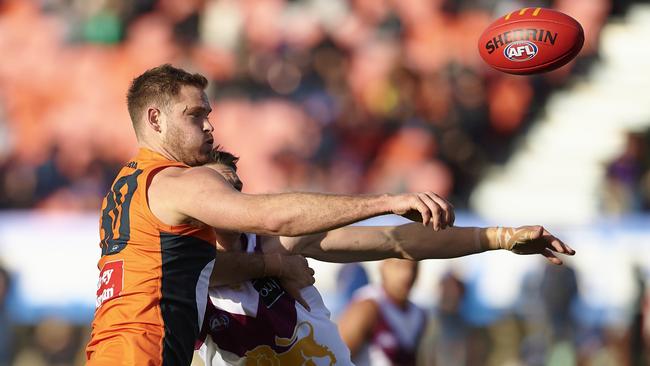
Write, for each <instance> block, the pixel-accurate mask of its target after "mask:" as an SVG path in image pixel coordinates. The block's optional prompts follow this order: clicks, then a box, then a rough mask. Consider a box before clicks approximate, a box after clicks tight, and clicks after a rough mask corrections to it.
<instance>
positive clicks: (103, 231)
mask: <svg viewBox="0 0 650 366" xmlns="http://www.w3.org/2000/svg"><path fill="white" fill-rule="evenodd" d="M172 166H175V167H185V168H187V166H186V165H184V164H182V163H178V162H175V161H170V160H168V159H166V158H165V157H163V156H162V155H160V154H157V153H155V152H153V151H151V150H148V149H144V148H143V149H140V151H139V152H138V154H137V155H136V157H135V158H134V159H133V160H131V161H130V162H129V163H127V164H126V166H125V167H124V168H122V170H121V171H120V172H119V174H118V175H117V178H116V179H115V181H114V183H113V186H112V188H111V189H110V191H109V192H108V194H107V195H106V197H105V198H104V201H103V203H102V211H101V217H100V229H99V232H100V239H101V242H100V246H101V259H100V260H99V263H98V267H99V270H100V274H99V282H98V286H97V303H96V306H97V308H96V310H95V319H94V321H93V324H92V334H91V339H90V342H89V343H88V346H87V348H86V356H87V359H88V363H87V364H88V365H110V366H113V365H189V364H190V363H191V360H192V354H193V349H194V342H195V340H196V339H197V336H198V333H199V326H200V325H201V324H202V323H203V316H204V313H205V307H206V299H207V298H208V297H207V296H208V282H209V279H210V273H211V272H212V267H213V265H214V257H215V254H216V247H215V236H214V231H213V229H212V228H210V227H208V226H196V225H179V226H169V225H165V224H164V223H163V222H161V221H160V220H158V219H157V218H156V217H155V216H154V215H153V213H152V212H151V211H150V210H149V205H148V200H147V189H148V186H149V184H150V183H151V180H152V178H153V176H154V174H156V173H157V172H159V171H160V170H162V169H164V168H167V167H172ZM178 194H182V192H179V193H178Z"/></svg>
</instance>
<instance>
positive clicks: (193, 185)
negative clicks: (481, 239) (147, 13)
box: [86, 65, 454, 366]
mask: <svg viewBox="0 0 650 366" xmlns="http://www.w3.org/2000/svg"><path fill="white" fill-rule="evenodd" d="M206 86H207V80H206V78H205V77H203V76H202V75H200V74H192V73H188V72H186V71H184V70H182V69H178V68H175V67H173V66H171V65H162V66H159V67H156V68H153V69H150V70H147V71H146V72H145V73H143V74H142V75H140V76H138V77H136V78H135V79H134V80H133V82H132V84H131V87H130V88H129V91H128V94H127V107H128V110H129V115H130V117H131V122H132V124H133V128H134V130H135V135H136V138H137V141H138V146H139V151H138V153H137V154H136V155H135V156H134V157H133V158H132V159H130V161H128V162H126V163H125V165H124V167H123V168H122V169H121V170H120V172H119V173H118V175H117V177H116V178H115V181H114V182H113V185H112V187H111V188H110V190H109V192H108V193H107V194H106V196H105V198H104V200H103V202H102V208H101V215H100V240H101V241H100V247H101V257H100V259H99V262H98V268H99V269H100V276H99V278H100V281H99V283H98V289H97V309H96V311H95V317H94V320H93V324H92V333H91V339H90V342H89V343H88V346H87V348H86V355H87V359H88V364H89V365H111V366H112V365H123V364H127V365H132V364H143V365H172V364H173V365H188V364H189V363H190V362H191V358H192V351H193V346H194V341H195V339H196V338H197V335H198V332H199V326H200V324H201V323H202V321H203V314H204V310H205V306H206V303H205V301H206V299H207V291H208V286H209V278H210V276H211V273H212V270H213V269H214V267H215V256H216V255H217V253H216V248H215V233H214V229H213V228H216V229H219V230H226V231H236V232H248V233H257V234H265V235H284V236H297V235H306V234H312V233H317V232H322V231H326V230H331V229H335V228H338V227H342V226H344V225H347V224H350V223H353V222H356V221H359V220H362V219H365V218H369V217H373V216H377V215H382V214H387V213H394V214H399V215H404V216H405V217H408V218H411V219H414V220H417V221H421V222H422V224H423V225H424V226H428V227H429V228H430V230H431V231H438V230H442V229H445V228H447V227H451V226H452V225H453V222H454V213H453V208H452V206H451V205H450V204H449V203H448V202H447V201H446V200H444V199H443V198H441V197H439V196H438V195H436V194H435V193H433V192H420V193H407V194H380V195H331V194H320V193H282V194H258V195H255V194H245V193H241V192H239V191H237V190H236V189H234V188H233V187H232V186H231V185H230V184H228V182H226V181H225V180H224V178H223V177H222V176H221V175H220V174H218V173H217V172H215V171H214V170H212V169H210V168H207V167H203V166H201V165H202V164H204V163H205V162H207V160H208V157H209V154H210V152H211V151H212V148H213V144H214V140H213V137H212V131H213V126H212V124H211V122H210V121H209V119H208V116H209V114H210V112H211V111H212V108H211V107H210V104H209V102H208V98H207V95H206V93H205V91H204V89H205V88H206ZM316 208H317V209H316ZM196 222H200V223H202V225H200V226H197V225H193V224H192V223H196ZM264 258H265V257H264V256H254V257H253V259H250V260H251V264H250V265H247V266H244V267H240V268H239V270H238V271H235V273H233V272H229V273H228V274H227V275H228V276H235V277H236V276H240V277H241V275H240V272H246V273H247V276H253V277H260V276H263V275H264V274H265V273H266V274H268V268H267V266H266V265H265V264H266V262H267V261H265V259H264ZM276 258H278V257H276ZM270 267H273V266H270ZM265 268H266V269H267V271H266V272H265ZM276 269H277V268H276ZM302 271H303V274H308V272H307V270H306V268H302ZM307 277H308V276H307Z"/></svg>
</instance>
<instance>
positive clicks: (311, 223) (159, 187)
mask: <svg viewBox="0 0 650 366" xmlns="http://www.w3.org/2000/svg"><path fill="white" fill-rule="evenodd" d="M148 194H149V202H150V207H151V209H152V211H153V212H154V214H156V216H158V218H160V219H161V220H162V221H163V222H165V223H167V224H170V225H174V224H179V223H184V222H187V220H189V219H190V218H194V219H196V220H200V221H202V222H204V223H206V224H208V225H210V226H213V227H215V228H217V229H223V230H230V231H238V232H251V233H258V234H266V235H284V236H298V235H306V234H311V233H316V232H322V231H327V230H331V229H335V228H338V227H341V226H345V225H348V224H350V223H353V222H356V221H359V220H363V219H366V218H369V217H373V216H377V215H382V214H386V213H395V214H399V215H403V216H405V217H407V218H410V219H414V220H421V221H422V223H423V224H424V225H426V226H429V225H431V226H430V227H433V229H434V230H439V229H444V228H445V227H448V226H451V225H453V222H454V213H453V207H452V206H451V205H450V204H449V203H448V202H447V201H445V200H444V199H442V198H440V197H438V196H437V195H435V194H434V193H432V192H422V193H413V194H401V195H387V194H386V195H366V196H361V195H358V196H343V195H331V194H319V193H282V194H263V195H252V194H244V193H241V192H239V191H237V190H235V189H234V188H233V187H232V186H231V185H230V184H229V183H227V182H226V181H225V180H224V178H223V177H222V176H221V175H220V174H219V173H217V172H215V171H214V170H212V169H210V168H206V167H196V168H191V169H181V168H167V169H165V170H163V171H161V172H160V173H158V174H156V175H155V176H154V178H153V180H152V183H151V185H150V187H149V190H148ZM429 230H431V229H429Z"/></svg>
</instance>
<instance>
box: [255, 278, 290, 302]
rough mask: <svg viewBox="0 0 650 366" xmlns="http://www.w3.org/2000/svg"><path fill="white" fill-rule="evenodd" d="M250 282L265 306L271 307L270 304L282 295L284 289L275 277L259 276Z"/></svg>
mask: <svg viewBox="0 0 650 366" xmlns="http://www.w3.org/2000/svg"><path fill="white" fill-rule="evenodd" d="M252 283H253V287H254V288H255V290H256V291H257V292H258V293H259V294H260V299H262V303H264V305H265V306H266V307H267V308H271V306H273V304H275V302H276V301H278V299H279V298H280V297H282V295H284V289H283V288H282V286H280V284H279V283H278V281H277V280H276V279H275V278H272V277H267V278H260V279H257V280H254V281H252Z"/></svg>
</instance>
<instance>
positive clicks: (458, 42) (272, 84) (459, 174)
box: [0, 0, 627, 210]
mask: <svg viewBox="0 0 650 366" xmlns="http://www.w3.org/2000/svg"><path fill="white" fill-rule="evenodd" d="M626 4H627V2H626V1H616V2H612V1H610V0H555V1H550V0H545V1H530V0H464V1H451V0H410V1H397V0H350V1H348V0H304V1H288V0H245V1H237V0H188V1H176V0H139V1H124V0H93V1H78V0H38V1H37V0H27V1H26V0H2V1H0V52H1V53H2V55H4V58H3V62H2V63H1V64H0V177H2V178H1V179H0V208H33V207H36V208H42V209H69V210H96V209H97V208H98V207H99V204H100V197H101V196H103V194H104V192H105V191H106V188H107V186H108V185H109V183H110V181H111V180H112V178H113V176H114V174H115V172H116V171H117V169H118V168H119V166H120V165H121V164H122V163H123V162H124V161H126V160H127V159H128V158H129V157H130V156H131V154H133V153H134V151H135V146H136V145H135V137H134V135H133V132H132V131H131V124H130V123H129V122H128V114H127V111H126V107H125V91H126V90H127V88H128V85H129V82H130V80H131V79H132V78H133V77H134V76H136V75H138V74H140V73H141V72H142V71H143V70H145V69H147V68H150V67H153V66H156V65H159V64H162V63H167V62H170V63H173V64H175V65H178V66H181V67H184V68H187V69H189V70H193V71H198V72H201V73H203V74H205V75H206V76H208V78H209V79H210V80H211V81H212V82H211V86H210V90H209V95H210V97H211V99H212V104H213V107H214V112H213V114H212V117H211V120H212V122H213V123H214V125H215V128H216V131H215V135H216V136H215V137H216V141H217V143H219V144H222V145H223V146H224V147H225V148H226V149H227V150H231V151H233V152H235V153H236V154H239V155H240V156H242V159H241V160H240V168H241V169H240V170H241V175H242V176H243V177H242V178H243V179H244V180H245V181H247V182H250V184H248V185H247V187H246V189H247V190H248V191H250V192H264V191H278V190H286V189H303V190H322V191H330V192H378V191H391V192H399V191H416V190H423V189H427V190H433V191H436V192H438V193H439V194H441V195H444V196H446V197H448V198H450V199H451V200H452V202H453V203H454V204H455V205H456V207H457V208H464V207H466V203H467V199H468V196H469V194H470V192H471V190H472V188H473V187H474V186H475V184H476V182H477V181H478V180H479V179H480V177H481V175H482V173H483V170H484V168H485V167H487V166H488V165H489V164H494V163H497V164H498V163H501V162H503V161H505V159H507V157H508V156H509V153H510V150H511V148H512V146H513V143H514V142H515V141H516V140H517V136H519V135H521V134H523V133H525V131H526V129H527V127H528V125H529V124H530V122H531V120H532V118H533V117H534V116H535V115H536V114H537V113H538V112H539V111H540V110H541V108H542V107H543V105H544V103H545V100H546V99H547V96H548V95H549V94H550V93H551V92H552V91H553V90H556V89H558V88H562V87H563V86H565V85H566V84H567V83H568V82H570V80H571V77H572V76H576V75H578V76H579V75H580V74H581V73H582V72H584V71H585V70H586V68H587V67H588V65H589V64H590V62H591V61H592V60H594V59H595V58H597V56H598V38H599V34H600V30H601V28H602V26H603V24H604V22H605V21H606V19H607V17H608V16H609V15H610V14H612V13H614V14H616V13H621V12H623V11H624V10H625V7H626ZM525 6H535V7H537V6H552V7H554V8H556V9H559V10H562V11H565V12H567V13H569V14H571V15H572V16H574V17H575V18H577V19H578V20H579V21H580V22H581V23H582V25H583V26H584V28H585V31H586V35H587V39H586V44H585V46H584V49H583V51H582V53H581V55H580V57H578V59H577V60H576V61H575V62H573V63H571V64H570V65H568V66H566V67H564V68H562V69H560V70H558V71H556V72H553V73H550V74H545V75H543V76H537V77H525V78H523V77H515V76H509V75H506V74H503V73H499V72H496V71H494V70H491V69H490V68H489V67H487V66H486V65H485V64H484V63H483V62H482V60H480V58H479V56H478V52H477V49H476V47H477V45H476V39H477V37H478V35H479V34H480V33H481V32H482V30H483V29H484V28H485V27H486V26H487V25H488V24H489V23H490V22H491V21H492V20H494V19H495V18H496V17H497V16H499V15H501V14H505V13H506V12H509V11H511V10H514V9H516V8H519V7H525ZM244 131H245V133H243V132H244Z"/></svg>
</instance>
